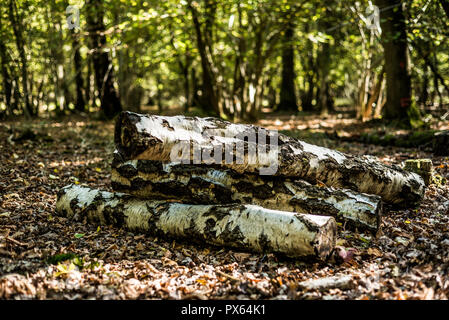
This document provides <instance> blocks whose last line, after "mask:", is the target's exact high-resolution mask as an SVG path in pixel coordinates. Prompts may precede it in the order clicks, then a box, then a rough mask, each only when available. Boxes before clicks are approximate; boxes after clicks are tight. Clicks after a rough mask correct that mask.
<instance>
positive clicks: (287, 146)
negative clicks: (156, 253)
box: [56, 112, 425, 259]
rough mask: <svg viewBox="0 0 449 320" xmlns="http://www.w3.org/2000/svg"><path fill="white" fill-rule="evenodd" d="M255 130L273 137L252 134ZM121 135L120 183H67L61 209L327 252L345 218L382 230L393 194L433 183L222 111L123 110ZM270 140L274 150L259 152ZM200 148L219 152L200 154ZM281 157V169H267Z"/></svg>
mask: <svg viewBox="0 0 449 320" xmlns="http://www.w3.org/2000/svg"><path fill="white" fill-rule="evenodd" d="M255 134H256V136H258V137H261V136H263V137H265V139H263V140H261V139H258V140H261V141H254V140H252V139H249V138H248V137H252V136H254V135H255ZM241 137H246V138H241ZM115 145H116V151H115V152H114V157H113V161H112V178H111V180H112V188H113V189H114V191H115V192H113V193H111V192H106V191H101V190H96V189H91V188H88V187H84V186H78V185H69V186H66V187H64V188H62V189H61V190H60V192H59V193H58V201H57V205H56V209H57V211H58V212H59V213H60V214H62V215H65V216H67V217H68V218H72V219H76V220H83V219H87V220H88V221H89V222H91V223H96V224H112V225H114V226H117V227H125V228H127V229H129V230H131V231H140V232H148V233H151V234H152V235H155V236H163V237H175V238H182V239H188V240H191V241H196V242H206V243H209V244H213V245H220V246H221V245H223V246H231V247H236V248H239V249H242V250H252V251H258V252H266V251H272V252H281V253H283V254H285V255H287V256H291V257H310V256H313V257H317V258H322V259H324V258H326V257H327V256H328V255H329V254H330V252H332V250H333V248H334V246H335V241H336V237H337V221H338V222H339V224H340V225H342V226H343V227H349V228H358V229H363V230H369V231H371V232H373V233H376V232H377V231H378V230H379V227H380V224H381V216H382V203H383V202H385V203H390V204H394V205H397V206H415V205H416V204H417V203H418V202H419V201H420V200H421V199H422V198H423V195H424V190H425V184H424V182H423V179H422V178H421V177H420V176H419V175H417V174H415V173H411V172H407V171H404V170H402V169H401V168H400V167H397V166H387V165H384V164H382V163H380V162H378V161H376V160H374V159H373V158H370V157H367V156H362V157H357V156H352V155H348V154H344V153H341V152H338V151H335V150H330V149H327V148H323V147H318V146H315V145H311V144H308V143H305V142H303V141H300V140H297V139H294V138H291V137H289V136H286V135H283V134H278V133H277V132H276V131H273V130H266V129H264V128H261V127H257V126H253V125H245V124H232V123H230V122H227V121H223V120H219V119H215V118H197V117H184V116H175V117H163V116H155V115H140V114H136V113H132V112H123V113H121V114H120V116H119V117H118V119H117V123H116V127H115ZM180 145H184V146H188V150H187V151H188V152H187V155H188V157H187V158H186V157H185V154H184V155H183V158H182V161H181V162H171V160H173V154H174V153H173V150H178V149H179V146H180ZM237 145H238V146H241V147H243V150H245V153H244V155H243V156H241V157H238V156H236V158H235V160H234V158H233V160H234V161H227V159H229V158H228V156H229V155H227V154H225V153H226V152H227V151H226V150H228V151H229V150H232V151H235V150H237V147H236V146H237ZM177 148H178V149H177ZM260 148H262V149H263V150H265V151H266V150H268V152H266V153H264V154H263V156H261V154H258V156H257V157H253V156H252V155H251V153H250V152H249V150H262V149H260ZM193 150H196V151H198V150H199V151H200V153H199V154H201V155H207V154H208V155H209V156H210V157H209V158H208V157H200V158H198V157H197V158H194V154H195V151H193ZM184 151H186V150H185V149H184ZM190 151H191V152H190ZM270 151H275V152H270ZM176 152H178V151H176ZM219 152H221V153H222V154H217V153H219ZM197 154H198V153H197ZM217 156H219V157H217ZM211 158H214V159H222V160H221V162H217V161H215V162H213V161H210V159H211ZM237 158H239V159H238V160H239V161H237ZM273 164H276V166H275V171H273V172H272V173H271V174H270V175H261V174H262V173H263V170H262V169H261V168H265V169H266V168H267V167H270V166H273Z"/></svg>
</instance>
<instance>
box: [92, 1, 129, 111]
mask: <svg viewBox="0 0 449 320" xmlns="http://www.w3.org/2000/svg"><path fill="white" fill-rule="evenodd" d="M86 7H87V9H86V10H87V25H88V29H89V33H90V34H89V37H90V42H91V43H90V44H91V50H92V51H93V54H92V62H93V67H94V73H95V83H96V87H97V90H98V95H99V98H100V101H101V110H102V112H103V113H104V115H105V116H106V118H113V117H114V116H115V115H117V114H118V113H119V112H120V111H121V110H122V106H121V103H120V99H119V96H118V94H117V91H116V89H115V88H114V68H113V66H112V61H111V59H110V58H109V54H108V52H107V51H105V46H106V36H105V34H104V31H105V26H104V22H103V16H104V8H103V4H102V1H101V0H86Z"/></svg>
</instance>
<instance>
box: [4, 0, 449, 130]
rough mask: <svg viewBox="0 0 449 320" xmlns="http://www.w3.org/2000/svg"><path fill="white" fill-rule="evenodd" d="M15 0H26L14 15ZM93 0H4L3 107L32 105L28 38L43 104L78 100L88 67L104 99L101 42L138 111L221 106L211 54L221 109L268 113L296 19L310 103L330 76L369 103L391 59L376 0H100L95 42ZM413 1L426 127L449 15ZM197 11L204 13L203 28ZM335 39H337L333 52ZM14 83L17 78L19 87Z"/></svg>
mask: <svg viewBox="0 0 449 320" xmlns="http://www.w3.org/2000/svg"><path fill="white" fill-rule="evenodd" d="M10 3H14V4H15V5H16V7H17V11H14V12H13V15H11V14H10V9H9V8H10ZM86 3H87V2H86V1H83V0H54V1H44V2H42V1H37V0H27V1H19V0H5V1H3V2H2V3H1V4H0V69H1V70H0V91H1V93H2V94H1V95H0V97H1V99H0V113H2V112H4V113H6V114H7V115H10V116H12V115H20V114H23V113H24V112H25V105H24V96H23V92H22V91H23V89H22V83H23V81H24V79H23V78H22V77H23V76H22V73H21V71H22V70H23V67H24V63H23V62H21V59H20V57H21V56H20V50H21V49H23V50H24V52H25V61H24V62H25V64H26V66H27V67H28V75H27V77H28V78H29V79H28V81H29V85H28V87H29V91H30V94H29V95H30V101H31V102H32V106H33V108H36V109H37V110H38V111H39V114H40V115H41V116H56V115H61V114H68V113H70V112H74V110H75V104H76V100H77V89H78V85H79V84H77V81H76V76H77V75H81V78H82V83H81V85H82V88H81V91H80V92H82V94H83V97H84V100H85V104H86V106H85V110H86V111H87V112H93V111H98V109H99V100H98V99H97V98H96V94H95V85H94V83H93V81H94V80H93V72H94V68H93V65H92V55H93V53H94V51H95V50H100V51H102V52H107V53H108V55H109V56H110V58H111V61H112V65H111V66H110V69H111V70H113V71H114V73H115V76H116V83H115V87H116V88H117V89H118V91H119V93H120V98H121V102H122V105H124V106H125V108H130V109H133V110H135V111H138V109H139V107H140V106H145V105H146V104H147V101H149V100H151V101H152V103H151V104H152V105H159V111H162V110H163V109H164V108H169V107H172V106H179V107H181V106H185V107H189V108H193V111H192V114H204V115H210V114H213V113H214V110H211V106H208V105H207V104H206V105H205V104H204V102H203V101H202V100H201V99H202V97H203V95H204V88H203V87H202V86H203V83H202V82H203V77H202V76H203V71H204V70H203V68H204V63H205V61H203V60H204V59H206V60H207V61H208V63H209V68H210V72H211V74H212V81H213V86H214V90H215V93H216V95H217V99H218V100H219V104H220V106H221V107H222V109H223V111H222V113H223V114H221V116H223V117H226V118H228V119H230V120H232V119H233V118H239V117H245V113H252V115H253V116H257V115H258V114H259V113H260V110H261V109H262V108H263V107H274V105H276V103H277V100H278V99H279V92H280V84H281V68H280V66H281V64H282V52H283V48H285V46H287V45H291V43H283V42H282V41H280V39H282V36H283V34H284V31H285V29H286V26H287V24H288V25H293V26H294V30H295V33H294V37H293V40H292V43H293V45H294V48H295V66H294V69H295V70H294V71H295V74H296V81H295V86H296V90H297V92H298V95H297V96H298V98H299V101H298V103H299V105H302V108H303V109H304V108H306V107H307V106H306V105H305V104H306V102H307V101H306V100H307V99H309V100H310V101H308V103H310V105H311V108H312V109H310V108H309V110H308V111H311V110H315V111H316V107H317V106H318V105H319V99H320V95H319V89H320V88H321V87H323V83H322V82H323V81H327V82H328V85H329V92H328V93H327V95H328V99H330V100H335V99H339V100H346V101H349V102H350V105H351V106H352V107H353V108H356V107H359V101H358V99H359V96H360V92H361V90H362V89H363V79H364V77H366V75H367V73H368V74H369V73H370V74H369V77H368V78H369V81H370V83H369V85H368V89H369V91H370V92H371V91H372V89H373V88H374V85H375V79H376V75H377V74H379V72H380V71H381V69H382V61H383V60H382V55H383V50H382V46H381V45H380V41H379V37H378V36H377V35H373V34H372V33H371V31H370V30H369V29H368V28H367V27H366V25H365V22H364V20H363V19H362V18H363V17H364V15H365V14H366V12H365V9H366V8H367V6H368V3H369V2H368V1H367V0H363V1H355V0H350V1H346V2H345V3H344V4H340V3H338V2H318V1H293V0H270V1H269V0H262V1H254V0H243V1H237V0H226V1H217V0H207V1H206V0H204V1H199V0H197V1H193V0H184V1H175V0H167V1H157V0H105V1H102V2H101V3H102V4H103V6H104V13H105V14H104V23H105V31H104V34H105V37H106V42H105V43H104V44H102V46H101V47H100V48H98V49H94V50H93V49H91V37H92V33H93V32H94V31H92V30H89V28H88V25H87V14H88V12H87V6H86ZM68 5H72V6H77V7H78V8H79V9H80V28H79V29H74V30H70V29H68V26H67V23H66V18H67V16H66V7H67V6H68ZM405 8H406V16H407V32H408V34H407V36H408V40H409V42H410V44H411V46H412V47H413V48H417V46H419V48H420V49H421V51H419V52H418V50H412V51H411V59H412V64H413V69H412V79H413V83H412V84H413V88H414V89H415V91H416V92H417V94H416V95H417V97H415V98H418V99H414V100H417V101H419V103H420V104H419V105H416V106H413V107H412V108H411V109H410V111H409V118H410V125H411V126H412V127H420V126H422V121H421V120H420V115H419V108H420V107H421V106H422V105H423V104H424V103H426V102H434V101H435V100H436V99H440V100H441V101H439V103H445V102H447V101H448V95H449V92H445V91H444V90H445V89H444V88H445V86H446V87H447V86H449V81H447V80H445V82H446V83H444V80H443V82H442V81H441V80H436V81H431V78H432V77H433V74H432V73H433V72H434V71H432V70H429V66H428V63H427V62H426V61H427V60H426V59H427V58H428V60H429V61H432V63H433V64H434V65H435V66H436V68H435V72H438V73H439V74H440V76H441V78H442V79H447V78H448V77H447V76H448V74H449V73H448V72H449V54H448V52H449V48H448V42H447V41H445V40H446V39H447V36H448V31H447V30H449V22H448V21H449V19H447V17H446V16H445V14H444V12H443V11H442V10H441V8H440V6H439V3H438V1H426V0H413V1H410V2H408V3H407V5H406V7H405ZM95 10H98V9H95ZM391 10H397V8H392V9H391ZM94 13H95V12H94ZM193 13H196V14H197V17H198V21H199V31H198V30H197V28H196V26H195V24H194V22H193ZM11 18H15V19H16V20H17V21H20V28H19V33H20V34H21V35H22V38H23V44H24V45H23V47H22V48H20V47H18V46H17V43H16V38H17V36H16V34H15V32H14V28H13V23H12V20H11ZM198 32H199V33H198ZM200 36H202V40H203V42H204V43H205V46H206V58H204V57H201V50H200V48H199V43H198V39H199V37H200ZM393 37H397V34H396V35H393ZM325 48H328V50H329V51H328V54H327V55H325V56H326V57H327V59H326V61H324V60H323V55H324V54H323V50H324V49H325ZM75 52H78V53H79V57H80V65H79V66H78V67H76V65H75V63H74V56H75ZM420 52H421V53H420ZM319 58H320V59H321V60H320V59H319ZM323 73H326V77H327V78H326V80H323V79H325V78H323V76H322V75H323ZM426 79H427V80H426ZM424 81H427V82H428V84H427V90H428V92H429V95H428V97H427V100H428V101H421V100H420V99H419V97H420V95H421V91H420V90H421V88H422V87H423V83H424ZM8 83H9V84H11V85H12V88H13V89H14V90H13V89H8ZM139 92H140V93H139ZM8 94H11V95H12V97H11V99H10V100H11V101H7V96H8ZM97 95H98V92H97ZM440 97H441V98H440ZM430 100H432V101H430ZM309 107H310V106H309ZM314 108H315V109H314Z"/></svg>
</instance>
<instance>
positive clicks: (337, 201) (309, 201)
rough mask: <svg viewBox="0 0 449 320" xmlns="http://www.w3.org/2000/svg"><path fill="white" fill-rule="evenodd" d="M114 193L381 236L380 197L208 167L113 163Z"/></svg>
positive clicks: (147, 161)
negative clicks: (294, 216)
mask: <svg viewBox="0 0 449 320" xmlns="http://www.w3.org/2000/svg"><path fill="white" fill-rule="evenodd" d="M111 180H112V188H113V189H114V190H115V191H118V192H124V193H128V194H132V195H134V196H137V197H141V198H146V199H153V200H154V199H176V200H178V201H180V202H184V203H192V204H226V203H240V204H254V205H258V206H261V207H264V208H268V209H276V210H282V211H292V212H301V213H310V214H315V215H329V216H333V217H334V218H336V220H337V221H341V222H342V223H344V224H345V225H347V226H351V227H358V228H362V229H368V230H370V231H372V232H374V233H375V232H377V231H378V230H379V226H380V223H381V214H382V201H381V199H380V197H379V196H375V195H368V194H362V193H357V192H354V191H352V190H347V189H341V190H336V189H334V188H327V187H318V186H313V185H311V184H309V183H307V182H306V181H303V180H290V179H280V178H279V177H261V176H258V175H255V174H238V173H236V172H233V171H232V170H226V169H217V168H212V167H210V166H200V165H182V164H173V163H162V162H160V161H152V160H130V161H126V162H123V161H122V160H121V159H120V155H119V154H118V153H114V160H113V161H112V174H111Z"/></svg>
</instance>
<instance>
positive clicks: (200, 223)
mask: <svg viewBox="0 0 449 320" xmlns="http://www.w3.org/2000/svg"><path fill="white" fill-rule="evenodd" d="M56 211H57V212H58V213H59V214H61V215H64V216H66V217H67V218H69V219H75V220H83V219H87V220H88V221H89V222H91V223H95V224H102V225H104V224H112V225H114V226H116V227H123V228H126V229H128V230H130V231H133V232H147V233H150V234H153V235H157V236H164V237H175V238H181V239H187V240H194V241H197V242H201V241H202V242H206V243H209V244H213V245H219V246H231V247H235V248H239V249H246V250H253V251H256V252H266V251H272V252H280V253H283V254H285V255H287V256H291V257H315V258H325V257H327V256H328V255H329V253H330V252H331V251H332V250H333V248H334V246H335V239H336V222H335V220H334V218H332V217H325V216H316V215H305V214H299V213H294V212H285V211H277V210H269V209H265V208H262V207H259V206H254V205H240V204H230V205H189V204H181V203H174V202H166V201H151V200H142V199H139V198H136V197H133V196H130V195H126V194H122V193H111V192H106V191H101V190H97V189H91V188H88V187H83V186H77V185H69V186H66V187H64V188H62V189H61V190H60V191H59V193H58V199H57V202H56Z"/></svg>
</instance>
